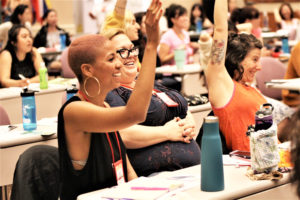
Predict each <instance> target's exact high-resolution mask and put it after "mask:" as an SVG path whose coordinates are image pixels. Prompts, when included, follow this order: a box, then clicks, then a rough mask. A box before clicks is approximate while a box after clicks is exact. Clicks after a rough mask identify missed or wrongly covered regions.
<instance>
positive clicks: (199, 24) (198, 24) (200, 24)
mask: <svg viewBox="0 0 300 200" xmlns="http://www.w3.org/2000/svg"><path fill="white" fill-rule="evenodd" d="M201 31H202V21H201V18H198V19H197V23H196V32H197V33H200V32H201Z"/></svg>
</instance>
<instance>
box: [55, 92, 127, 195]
mask: <svg viewBox="0 0 300 200" xmlns="http://www.w3.org/2000/svg"><path fill="white" fill-rule="evenodd" d="M73 101H80V99H79V97H77V96H73V97H72V98H71V99H70V100H69V101H67V102H66V103H65V104H64V105H63V106H62V108H61V109H60V111H59V114H58V131H57V132H58V148H59V156H60V183H61V185H60V199H61V200H65V199H66V200H72V199H76V198H77V196H78V195H80V194H83V193H86V192H91V191H94V190H99V189H102V188H106V187H111V186H114V185H117V181H116V177H115V173H114V170H113V168H112V154H111V148H110V146H109V142H108V140H107V138H106V134H105V133H93V134H92V137H91V146H90V152H89V156H88V159H87V162H86V165H85V166H84V168H83V169H82V170H75V169H74V168H73V165H72V162H71V158H70V156H69V153H68V149H67V141H66V138H65V131H64V130H65V129H64V118H63V111H64V108H65V107H66V105H68V104H69V103H71V102H73ZM117 136H118V139H119V142H120V147H121V152H122V159H123V168H124V176H125V180H126V181H127V180H128V177H127V165H126V150H125V146H124V144H123V142H122V139H121V137H120V135H119V132H117ZM109 137H110V141H111V143H112V147H113V150H114V157H115V161H117V160H119V159H120V155H119V149H118V143H117V139H116V136H115V133H114V132H111V133H109Z"/></svg>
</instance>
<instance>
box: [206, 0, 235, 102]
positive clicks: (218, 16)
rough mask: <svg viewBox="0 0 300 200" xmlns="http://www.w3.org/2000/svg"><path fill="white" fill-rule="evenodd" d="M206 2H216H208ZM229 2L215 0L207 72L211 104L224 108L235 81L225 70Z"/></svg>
mask: <svg viewBox="0 0 300 200" xmlns="http://www.w3.org/2000/svg"><path fill="white" fill-rule="evenodd" d="M206 2H210V3H212V2H214V1H208V0H206ZM225 8H227V1H224V0H215V5H214V35H213V44H212V48H211V56H210V60H209V62H208V68H207V70H206V71H205V73H206V77H207V86H208V92H209V100H210V103H211V104H212V105H213V106H214V107H222V106H224V105H226V103H228V101H229V99H230V98H231V95H232V92H233V88H234V85H233V81H232V79H231V77H230V76H229V74H228V72H227V70H226V68H225V55H226V47H227V38H228V22H227V9H225Z"/></svg>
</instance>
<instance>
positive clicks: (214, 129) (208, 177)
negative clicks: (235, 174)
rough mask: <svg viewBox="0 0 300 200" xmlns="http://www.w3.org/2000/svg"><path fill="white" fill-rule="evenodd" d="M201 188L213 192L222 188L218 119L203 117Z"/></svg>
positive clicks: (222, 176)
mask: <svg viewBox="0 0 300 200" xmlns="http://www.w3.org/2000/svg"><path fill="white" fill-rule="evenodd" d="M200 185H201V190H202V191H207V192H215V191H221V190H224V172H223V157H222V144H221V138H220V134H219V119H218V117H215V116H207V117H206V118H204V125H203V136H202V142H201V184H200Z"/></svg>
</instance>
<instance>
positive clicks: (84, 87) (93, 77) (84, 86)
mask: <svg viewBox="0 0 300 200" xmlns="http://www.w3.org/2000/svg"><path fill="white" fill-rule="evenodd" d="M90 78H92V79H94V80H95V81H96V82H97V84H98V88H99V89H98V92H97V94H96V95H94V96H92V95H90V94H89V93H88V91H87V90H86V82H87V81H88V80H89V79H90ZM100 89H101V87H100V83H99V81H98V79H97V78H96V77H95V76H89V77H87V78H86V79H85V80H84V82H83V90H84V92H85V93H86V94H87V95H88V96H89V97H90V98H94V97H96V96H98V95H99V94H100Z"/></svg>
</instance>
